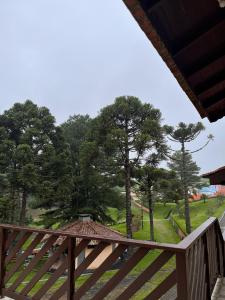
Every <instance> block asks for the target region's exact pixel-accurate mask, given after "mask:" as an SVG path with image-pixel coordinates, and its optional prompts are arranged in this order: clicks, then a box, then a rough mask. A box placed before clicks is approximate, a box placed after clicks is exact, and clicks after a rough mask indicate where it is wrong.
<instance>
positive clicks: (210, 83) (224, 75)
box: [194, 69, 225, 95]
mask: <svg viewBox="0 0 225 300" xmlns="http://www.w3.org/2000/svg"><path fill="white" fill-rule="evenodd" d="M224 80H225V69H224V70H222V71H220V72H218V73H216V74H215V75H213V76H211V77H210V78H208V79H207V80H205V81H204V82H202V83H200V84H198V85H196V86H195V87H194V91H195V92H196V94H197V95H201V94H202V93H204V92H206V91H208V90H210V89H211V88H213V87H216V86H217V85H219V84H220V83H221V82H222V81H224Z"/></svg>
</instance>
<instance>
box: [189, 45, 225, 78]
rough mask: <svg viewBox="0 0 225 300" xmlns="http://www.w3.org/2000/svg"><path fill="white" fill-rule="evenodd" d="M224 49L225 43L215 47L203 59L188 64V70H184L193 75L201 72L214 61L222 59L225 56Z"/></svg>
mask: <svg viewBox="0 0 225 300" xmlns="http://www.w3.org/2000/svg"><path fill="white" fill-rule="evenodd" d="M224 49H225V43H224V44H222V45H221V46H220V47H218V48H217V49H215V51H213V52H212V53H210V54H209V55H207V56H206V57H203V58H202V59H201V60H198V62H196V63H195V64H193V65H190V66H188V68H187V69H186V70H183V72H184V73H185V75H186V76H188V77H191V76H193V74H195V73H197V72H199V71H200V70H202V69H203V68H205V67H206V66H208V65H210V64H211V63H212V62H214V61H216V60H218V59H220V58H221V57H223V56H224Z"/></svg>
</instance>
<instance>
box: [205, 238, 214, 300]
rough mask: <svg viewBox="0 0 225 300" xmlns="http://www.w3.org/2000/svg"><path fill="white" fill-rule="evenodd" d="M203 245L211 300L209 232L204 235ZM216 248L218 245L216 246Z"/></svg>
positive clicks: (208, 295) (206, 279)
mask: <svg viewBox="0 0 225 300" xmlns="http://www.w3.org/2000/svg"><path fill="white" fill-rule="evenodd" d="M202 239H203V244H204V257H205V266H206V271H205V272H206V273H205V275H206V278H205V282H206V284H207V297H208V298H207V299H210V298H211V292H212V291H211V282H210V272H209V252H208V240H207V232H206V233H205V234H204V235H203V237H202ZM215 246H216V245H215ZM215 259H216V257H215Z"/></svg>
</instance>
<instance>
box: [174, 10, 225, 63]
mask: <svg viewBox="0 0 225 300" xmlns="http://www.w3.org/2000/svg"><path fill="white" fill-rule="evenodd" d="M224 27H225V19H224V16H223V18H222V20H221V19H220V20H219V21H218V20H217V22H215V24H214V25H213V26H212V25H210V26H209V25H208V24H207V23H206V24H205V26H203V28H204V30H203V31H201V32H199V33H198V35H197V36H195V37H194V38H193V39H192V40H189V41H188V42H187V43H184V44H183V45H182V46H180V49H179V50H177V51H174V52H173V53H172V56H173V58H174V59H176V58H177V57H178V56H180V55H182V54H183V52H185V51H187V50H188V48H190V47H192V46H195V44H198V43H199V42H200V41H201V40H204V39H205V38H206V37H207V36H208V35H210V34H212V33H213V32H214V31H220V30H221V29H224Z"/></svg>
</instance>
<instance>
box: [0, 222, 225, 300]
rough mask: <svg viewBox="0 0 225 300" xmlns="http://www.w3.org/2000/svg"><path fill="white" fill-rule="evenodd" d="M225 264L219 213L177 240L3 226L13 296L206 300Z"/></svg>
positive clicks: (0, 233) (3, 282)
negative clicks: (149, 240)
mask: <svg viewBox="0 0 225 300" xmlns="http://www.w3.org/2000/svg"><path fill="white" fill-rule="evenodd" d="M224 270H225V266H224V240H223V237H222V234H221V230H220V228H219V224H218V221H217V219H215V218H210V219H209V220H208V221H207V222H205V223H204V224H202V225H201V226H200V227H199V228H198V229H197V230H195V231H194V232H193V233H192V234H190V235H189V236H188V237H186V238H185V239H184V240H183V241H182V242H180V243H179V244H177V245H174V244H160V243H152V242H146V241H137V240H128V239H117V240H111V239H110V238H102V237H100V236H82V235H79V236H77V235H76V236H75V235H71V234H69V233H68V234H67V233H65V232H61V231H51V230H38V229H31V228H25V227H15V226H11V225H0V295H1V296H8V297H11V298H13V299H26V300H29V299H35V300H37V299H51V300H56V299H70V300H71V299H81V298H82V299H94V300H100V299H119V300H125V299H150V300H153V299H160V298H161V297H162V296H163V295H165V294H167V293H170V298H169V299H179V300H195V299H196V300H207V299H210V297H211V294H212V291H213V288H214V286H215V283H216V280H217V278H218V277H219V276H224ZM162 299H163V298H162ZM165 299H168V298H165Z"/></svg>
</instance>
